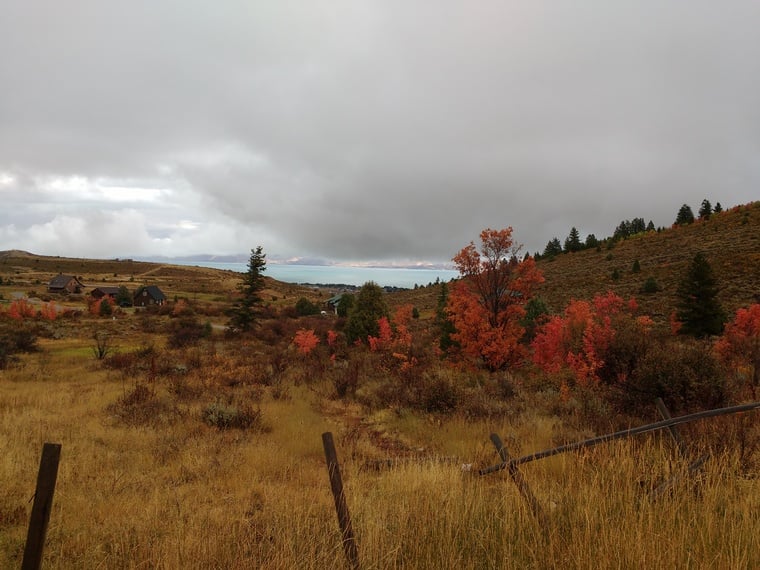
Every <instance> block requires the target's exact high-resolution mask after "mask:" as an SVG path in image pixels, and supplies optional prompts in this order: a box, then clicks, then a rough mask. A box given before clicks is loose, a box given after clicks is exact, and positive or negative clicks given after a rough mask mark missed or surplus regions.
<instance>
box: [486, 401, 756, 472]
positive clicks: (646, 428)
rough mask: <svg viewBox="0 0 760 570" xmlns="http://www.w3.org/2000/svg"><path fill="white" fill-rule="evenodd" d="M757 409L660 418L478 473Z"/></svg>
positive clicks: (738, 408) (744, 407) (748, 407)
mask: <svg viewBox="0 0 760 570" xmlns="http://www.w3.org/2000/svg"><path fill="white" fill-rule="evenodd" d="M757 409H760V402H753V403H751V404H742V405H740V406H731V407H728V408H718V409H715V410H707V411H704V412H697V413H695V414H689V415H686V416H680V417H677V418H671V419H668V420H662V421H659V422H655V423H652V424H647V425H643V426H639V427H635V428H630V429H626V430H622V431H616V432H614V433H609V434H606V435H600V436H598V437H593V438H591V439H586V440H583V441H578V442H575V443H568V444H566V445H560V446H559V447H554V448H552V449H546V450H544V451H537V452H536V453H531V454H530V455H525V456H523V457H518V458H516V459H511V460H509V461H502V462H501V463H499V464H497V465H492V466H490V467H486V468H485V469H481V470H479V471H478V474H480V475H488V474H489V473H494V472H496V471H503V470H504V469H509V468H511V467H512V466H516V465H522V464H523V463H530V462H531V461H536V460H538V459H544V458H546V457H551V456H553V455H559V454H560V453H567V452H569V451H578V450H579V449H584V448H586V447H593V446H595V445H599V444H600V443H607V442H608V441H614V440H616V439H622V438H625V437H631V436H633V435H638V434H641V433H647V432H650V431H657V430H661V429H665V428H670V427H672V426H676V425H679V424H685V423H689V422H693V421H696V420H701V419H705V418H712V417H715V416H725V415H728V414H739V413H742V412H750V411H752V410H757Z"/></svg>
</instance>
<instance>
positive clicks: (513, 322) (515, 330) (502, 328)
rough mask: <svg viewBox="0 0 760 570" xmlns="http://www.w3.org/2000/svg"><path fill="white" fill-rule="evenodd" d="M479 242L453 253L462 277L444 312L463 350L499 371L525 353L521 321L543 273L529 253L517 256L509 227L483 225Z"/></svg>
mask: <svg viewBox="0 0 760 570" xmlns="http://www.w3.org/2000/svg"><path fill="white" fill-rule="evenodd" d="M480 241H481V246H480V250H479V251H478V249H477V248H476V247H475V244H474V243H473V242H470V244H469V245H468V246H467V247H465V248H464V249H462V250H461V251H460V252H459V253H457V254H456V255H455V256H454V258H453V261H454V264H455V265H456V268H457V270H458V271H459V273H460V275H461V276H462V279H460V280H459V281H458V282H457V283H456V284H455V286H454V287H453V289H452V291H451V294H450V295H449V299H448V304H447V314H448V316H449V319H450V320H451V322H452V323H453V325H454V327H455V329H456V332H454V333H453V334H452V335H451V338H452V339H453V340H454V341H455V342H456V343H457V344H458V347H459V348H458V350H460V351H461V354H462V355H463V356H464V357H465V358H467V359H470V360H472V361H475V362H480V363H483V364H484V365H485V366H486V367H487V368H489V369H490V370H499V369H502V368H505V367H507V366H509V365H514V364H517V363H519V362H520V361H521V360H522V359H523V357H524V356H525V350H524V347H523V346H522V345H521V344H520V339H521V338H522V336H523V335H524V333H525V329H524V327H523V326H522V324H521V320H522V318H523V317H524V315H525V304H526V303H527V302H528V301H529V300H530V298H531V296H532V295H533V293H534V291H535V289H536V287H537V286H538V285H539V284H541V283H542V282H543V276H542V275H541V272H540V271H539V270H538V269H537V268H536V264H535V261H534V260H533V258H531V257H526V258H525V259H524V260H523V261H518V258H517V254H518V253H519V252H520V249H521V248H522V246H521V245H519V244H516V243H515V242H514V240H513V239H512V228H511V227H508V228H505V229H502V230H492V229H485V230H483V231H482V232H480Z"/></svg>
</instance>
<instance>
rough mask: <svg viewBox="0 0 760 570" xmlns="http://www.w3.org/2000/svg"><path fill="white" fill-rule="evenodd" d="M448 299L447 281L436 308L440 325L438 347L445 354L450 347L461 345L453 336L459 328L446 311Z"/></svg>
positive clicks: (438, 324)
mask: <svg viewBox="0 0 760 570" xmlns="http://www.w3.org/2000/svg"><path fill="white" fill-rule="evenodd" d="M448 300H449V288H448V286H447V285H446V283H441V292H440V293H439V295H438V304H437V306H436V309H435V324H436V325H437V326H438V331H439V333H440V337H439V340H438V348H440V349H441V352H442V353H444V354H446V353H447V352H448V351H449V349H451V348H453V347H458V346H459V343H457V342H456V341H455V340H454V339H452V338H451V335H453V334H455V333H456V332H457V330H456V327H454V323H453V322H451V319H450V318H449V314H448V312H447V311H446V304H447V303H448Z"/></svg>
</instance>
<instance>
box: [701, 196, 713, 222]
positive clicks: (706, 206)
mask: <svg viewBox="0 0 760 570" xmlns="http://www.w3.org/2000/svg"><path fill="white" fill-rule="evenodd" d="M712 213H713V209H712V204H710V201H709V200H707V199H706V198H705V199H704V200H702V205H701V206H700V207H699V219H700V220H709V219H710V215H711V214H712Z"/></svg>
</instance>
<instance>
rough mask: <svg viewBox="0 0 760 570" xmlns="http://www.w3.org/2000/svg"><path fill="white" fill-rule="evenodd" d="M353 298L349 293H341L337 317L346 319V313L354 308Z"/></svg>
mask: <svg viewBox="0 0 760 570" xmlns="http://www.w3.org/2000/svg"><path fill="white" fill-rule="evenodd" d="M354 301H355V299H354V296H353V295H351V294H350V293H343V295H341V297H340V300H339V301H338V308H337V313H338V316H339V317H347V316H348V313H350V312H351V309H352V308H353V306H354Z"/></svg>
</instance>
